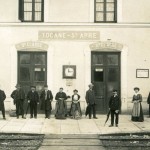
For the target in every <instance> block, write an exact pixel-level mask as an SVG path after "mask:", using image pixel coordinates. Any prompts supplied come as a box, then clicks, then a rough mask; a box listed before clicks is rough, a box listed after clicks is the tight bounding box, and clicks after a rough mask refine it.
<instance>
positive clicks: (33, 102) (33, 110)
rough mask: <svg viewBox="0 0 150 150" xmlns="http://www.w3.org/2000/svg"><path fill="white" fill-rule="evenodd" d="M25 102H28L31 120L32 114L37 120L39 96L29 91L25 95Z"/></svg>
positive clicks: (35, 92)
mask: <svg viewBox="0 0 150 150" xmlns="http://www.w3.org/2000/svg"><path fill="white" fill-rule="evenodd" d="M27 100H29V101H30V102H29V104H30V114H31V118H33V114H34V118H37V103H39V95H38V93H37V91H34V92H32V91H29V92H28V94H27Z"/></svg>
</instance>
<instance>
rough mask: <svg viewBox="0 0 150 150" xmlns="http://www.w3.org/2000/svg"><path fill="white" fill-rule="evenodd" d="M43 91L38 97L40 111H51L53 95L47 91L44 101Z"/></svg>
mask: <svg viewBox="0 0 150 150" xmlns="http://www.w3.org/2000/svg"><path fill="white" fill-rule="evenodd" d="M45 96H46V95H45V91H42V93H41V95H40V99H41V102H42V103H41V110H51V109H52V106H51V101H52V100H53V95H52V92H51V91H50V90H48V91H47V96H46V99H45Z"/></svg>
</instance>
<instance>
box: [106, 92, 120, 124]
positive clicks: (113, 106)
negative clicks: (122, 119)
mask: <svg viewBox="0 0 150 150" xmlns="http://www.w3.org/2000/svg"><path fill="white" fill-rule="evenodd" d="M119 108H120V98H119V96H118V94H117V90H113V95H112V96H111V97H110V101H109V109H110V113H111V125H110V126H109V127H112V126H114V116H115V126H116V127H118V120H119Z"/></svg>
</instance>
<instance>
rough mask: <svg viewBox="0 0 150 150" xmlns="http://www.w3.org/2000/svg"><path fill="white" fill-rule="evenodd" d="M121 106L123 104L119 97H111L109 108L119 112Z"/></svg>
mask: <svg viewBox="0 0 150 150" xmlns="http://www.w3.org/2000/svg"><path fill="white" fill-rule="evenodd" d="M120 106H121V103H120V98H119V96H118V95H117V96H115V97H114V96H111V97H110V101H109V108H110V109H111V110H119V109H120Z"/></svg>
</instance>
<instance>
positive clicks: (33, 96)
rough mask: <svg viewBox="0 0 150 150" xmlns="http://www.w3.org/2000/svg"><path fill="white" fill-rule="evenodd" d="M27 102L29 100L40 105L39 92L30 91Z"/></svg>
mask: <svg viewBox="0 0 150 150" xmlns="http://www.w3.org/2000/svg"><path fill="white" fill-rule="evenodd" d="M27 100H29V101H30V102H34V103H35V102H36V103H38V102H39V95H38V92H37V91H34V92H32V91H29V92H28V94H27Z"/></svg>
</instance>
